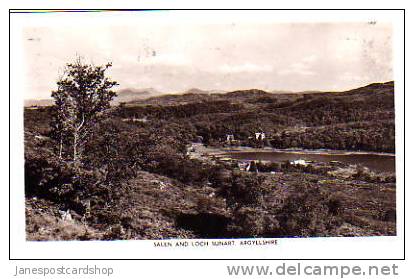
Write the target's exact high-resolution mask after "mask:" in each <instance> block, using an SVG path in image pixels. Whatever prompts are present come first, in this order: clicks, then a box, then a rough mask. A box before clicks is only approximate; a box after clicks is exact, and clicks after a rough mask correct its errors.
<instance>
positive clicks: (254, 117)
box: [25, 81, 395, 152]
mask: <svg viewBox="0 0 414 279" xmlns="http://www.w3.org/2000/svg"><path fill="white" fill-rule="evenodd" d="M112 111H113V112H112V113H113V115H112V116H113V120H114V121H122V122H123V123H125V122H131V124H133V125H137V126H142V128H144V129H149V128H154V129H167V130H168V131H170V133H172V134H174V136H175V135H182V136H183V137H184V138H185V139H183V140H186V141H188V142H189V141H192V140H197V139H199V138H200V136H201V137H202V138H203V142H204V143H205V144H207V145H219V146H222V145H224V144H226V143H225V139H226V135H228V134H232V135H234V137H235V139H236V141H237V142H236V143H235V144H237V145H248V146H254V147H263V146H271V147H274V148H305V149H320V148H327V149H340V150H365V151H378V152H394V150H395V135H394V133H395V127H394V82H392V81H390V82H386V83H374V84H370V85H367V86H364V87H361V88H357V89H353V90H349V91H344V92H316V93H315V92H303V93H268V92H265V91H261V90H257V89H252V90H240V91H234V92H229V93H225V94H204V93H188V94H182V95H164V96H159V97H152V98H148V99H146V100H139V101H134V102H129V103H122V104H120V105H119V106H115V107H114V108H113V109H112ZM49 113H50V112H49V108H47V107H45V108H38V109H36V110H26V111H25V116H26V117H25V118H26V120H25V121H26V122H25V125H26V129H31V128H30V127H32V126H36V127H38V128H39V127H43V129H45V130H47V129H48V125H49V123H48V122H49V120H48V119H50V117H49ZM143 119H144V121H141V120H143ZM35 122H36V123H35ZM39 123H42V125H40V124H39ZM39 125H40V126H39ZM259 131H260V132H264V133H265V134H266V139H265V140H263V141H255V140H254V139H251V138H252V136H253V135H254V133H255V132H259Z"/></svg>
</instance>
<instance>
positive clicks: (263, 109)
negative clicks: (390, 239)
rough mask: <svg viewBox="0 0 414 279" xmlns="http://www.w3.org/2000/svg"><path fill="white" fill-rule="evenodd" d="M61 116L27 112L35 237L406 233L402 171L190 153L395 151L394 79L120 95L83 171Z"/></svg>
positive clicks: (28, 186)
mask: <svg viewBox="0 0 414 279" xmlns="http://www.w3.org/2000/svg"><path fill="white" fill-rule="evenodd" d="M51 113H52V109H51V107H47V106H46V107H27V108H25V112H24V117H25V123H24V124H25V191H26V232H27V239H28V240H73V239H78V240H90V239H99V240H111V239H168V238H238V237H313V236H373V235H396V203H395V192H396V178H395V173H378V172H373V171H372V170H369V169H367V168H364V167H362V166H350V165H343V164H339V165H338V164H336V163H332V164H331V163H325V164H317V163H315V164H311V165H308V166H300V165H299V166H295V165H292V164H290V162H282V163H279V164H271V163H268V162H258V163H257V166H256V169H257V172H256V171H253V172H252V171H249V172H248V171H244V170H240V168H239V167H238V164H237V162H235V161H233V160H221V159H220V158H215V157H213V156H209V154H205V156H204V155H203V154H194V152H191V150H190V148H191V146H192V144H193V143H195V142H198V143H200V144H202V145H203V146H204V147H206V149H207V150H208V149H218V150H220V149H222V148H224V147H227V148H228V147H231V146H245V147H252V148H259V149H261V148H264V147H268V148H278V149H286V148H302V149H332V150H347V151H369V152H386V153H394V152H395V136H394V134H395V125H394V83H393V82H387V83H377V84H371V85H368V86H366V87H362V88H357V89H354V90H350V91H345V92H302V93H289V94H287V93H286V94H283V93H267V92H264V91H260V90H244V91H235V92H229V93H221V94H207V93H187V94H182V95H163V96H158V97H151V98H148V99H137V100H132V101H129V102H126V103H124V102H121V103H119V104H116V105H114V106H112V107H111V109H110V110H109V112H108V115H107V116H108V117H107V118H106V120H104V121H103V122H101V123H99V124H98V125H96V127H94V130H93V134H92V136H91V138H90V140H89V141H88V143H87V144H86V145H85V147H84V150H83V158H82V166H81V169H80V171H77V172H74V170H73V166H72V165H71V162H69V161H68V162H62V161H61V160H59V158H58V155H57V154H58V145H59V144H58V142H57V141H56V140H55V139H53V137H52V136H51V129H50V120H51ZM256 133H264V134H265V135H266V137H265V138H264V139H257V138H256V137H255V134H256ZM228 135H231V136H232V139H231V140H228V137H227V136H228ZM192 153H193V154H192Z"/></svg>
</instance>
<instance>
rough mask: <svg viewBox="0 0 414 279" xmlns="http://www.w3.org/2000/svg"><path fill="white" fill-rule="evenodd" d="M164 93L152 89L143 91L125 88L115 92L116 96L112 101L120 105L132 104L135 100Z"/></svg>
mask: <svg viewBox="0 0 414 279" xmlns="http://www.w3.org/2000/svg"><path fill="white" fill-rule="evenodd" d="M163 94H164V93H162V92H160V91H158V90H156V89H154V88H143V89H134V88H126V89H121V90H119V91H118V92H117V96H116V97H115V99H114V101H113V102H114V103H121V102H132V101H136V100H143V99H147V98H151V97H155V96H159V95H163Z"/></svg>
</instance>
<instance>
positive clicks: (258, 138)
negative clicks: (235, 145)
mask: <svg viewBox="0 0 414 279" xmlns="http://www.w3.org/2000/svg"><path fill="white" fill-rule="evenodd" d="M254 135H255V136H256V139H257V140H264V139H265V137H266V135H265V133H263V132H257V133H254Z"/></svg>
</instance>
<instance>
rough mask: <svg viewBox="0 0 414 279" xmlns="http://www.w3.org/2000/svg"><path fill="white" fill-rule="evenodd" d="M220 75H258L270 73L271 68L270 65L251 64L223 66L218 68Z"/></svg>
mask: <svg viewBox="0 0 414 279" xmlns="http://www.w3.org/2000/svg"><path fill="white" fill-rule="evenodd" d="M218 70H219V71H220V72H222V73H242V72H249V73H258V72H271V71H273V67H272V66H271V65H257V64H252V63H244V64H239V65H229V64H224V65H222V66H220V67H219V68H218Z"/></svg>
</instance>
